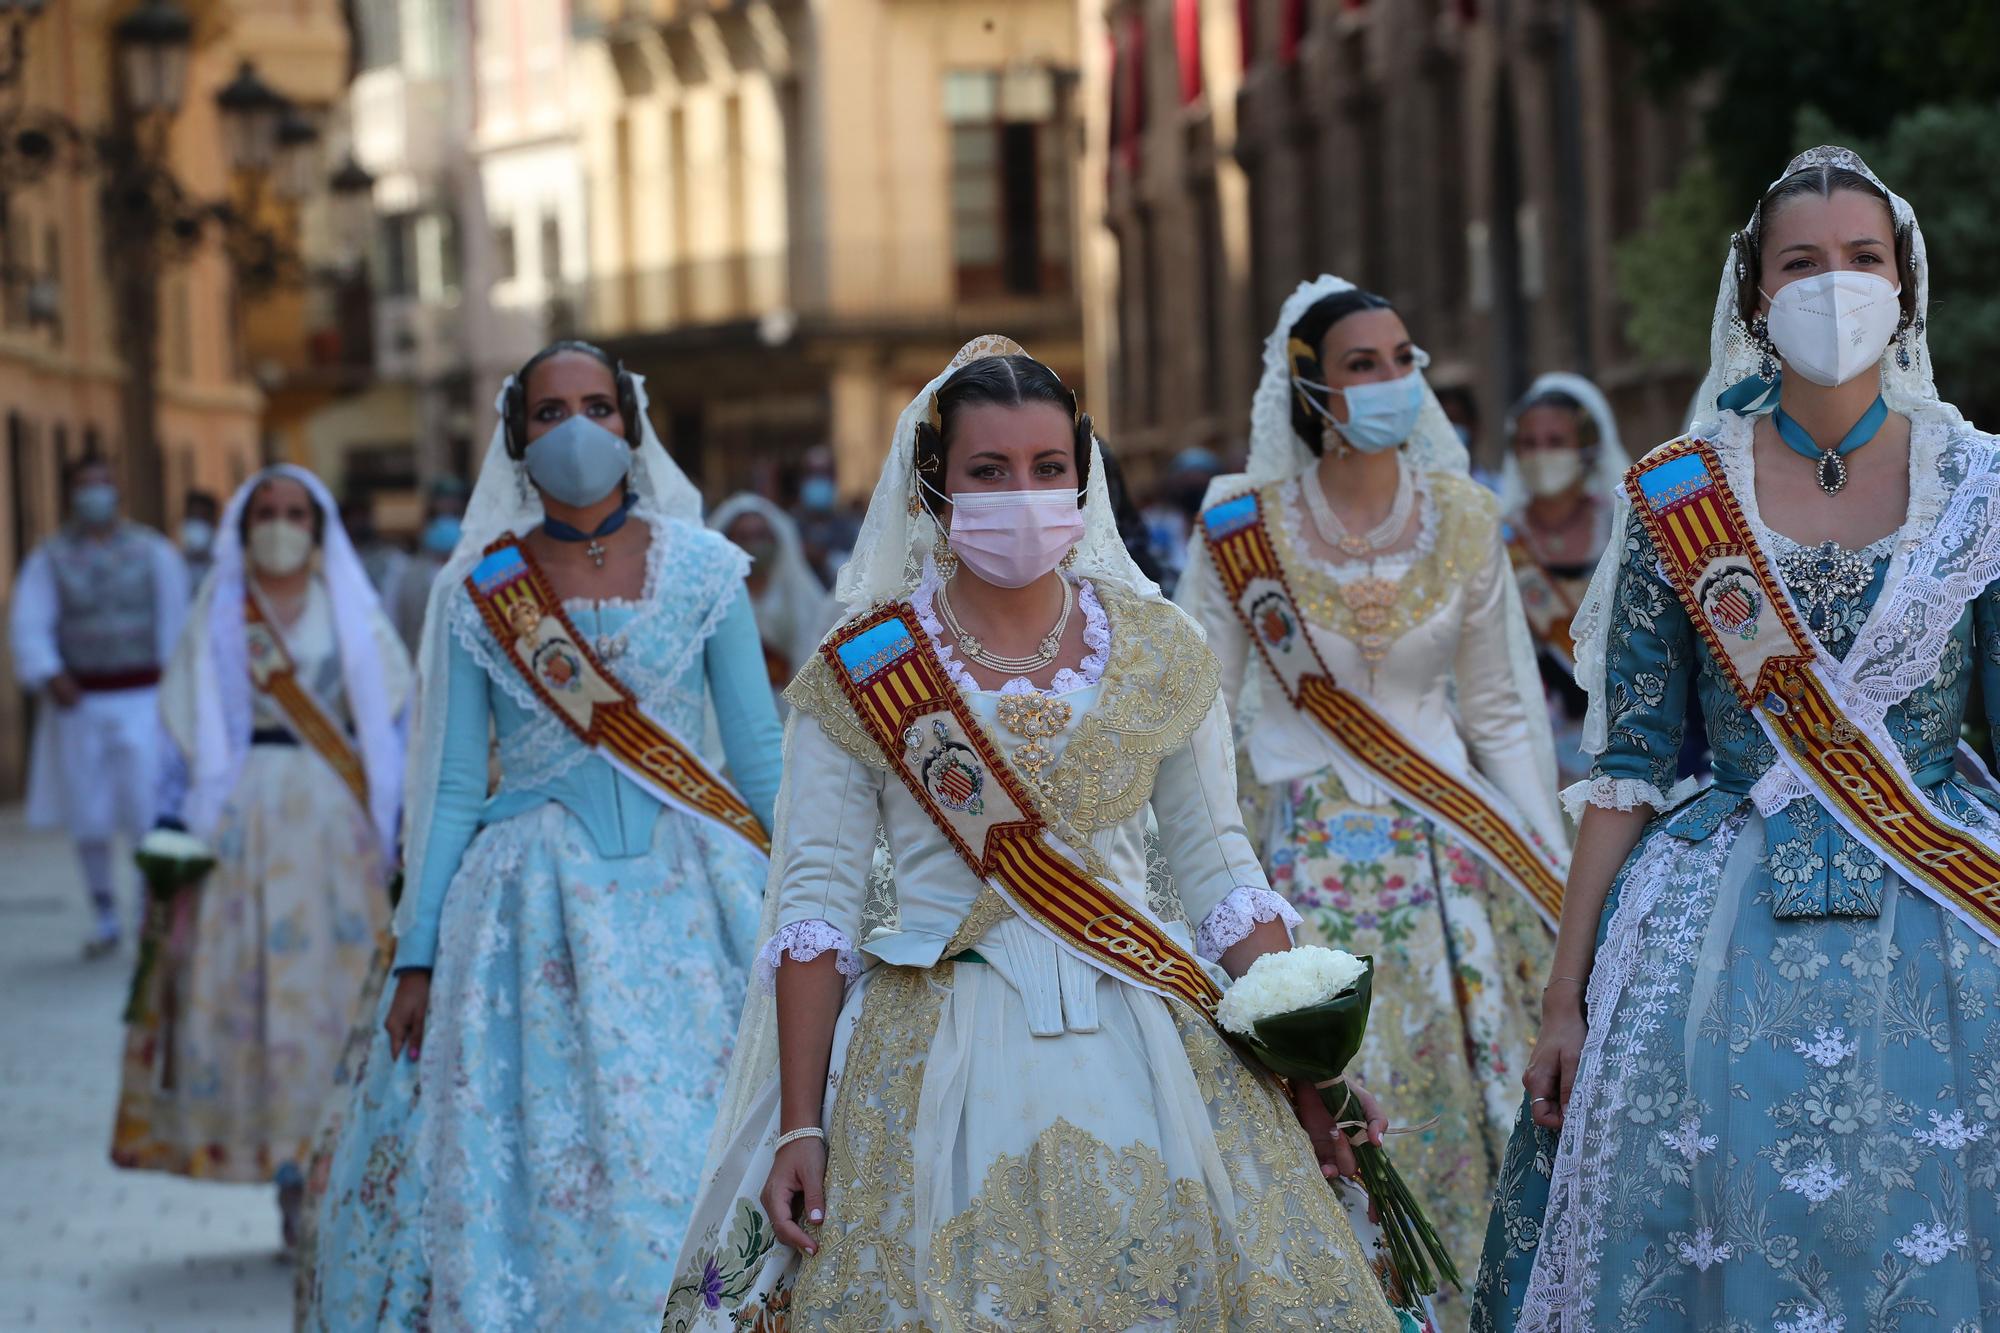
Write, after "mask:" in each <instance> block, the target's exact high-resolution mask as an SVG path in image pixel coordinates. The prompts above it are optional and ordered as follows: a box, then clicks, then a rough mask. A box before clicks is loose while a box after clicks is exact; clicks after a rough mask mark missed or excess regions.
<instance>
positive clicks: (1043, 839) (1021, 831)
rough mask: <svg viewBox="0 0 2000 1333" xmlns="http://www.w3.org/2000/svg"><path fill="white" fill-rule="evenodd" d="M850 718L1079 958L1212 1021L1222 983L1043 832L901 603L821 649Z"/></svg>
mask: <svg viewBox="0 0 2000 1333" xmlns="http://www.w3.org/2000/svg"><path fill="white" fill-rule="evenodd" d="M820 651H821V653H822V654H823V655H824V656H825V658H826V659H827V662H828V663H829V665H831V666H832V668H833V674H834V678H835V679H836V680H838V681H839V682H840V687H841V689H842V691H843V692H844V693H845V694H846V696H847V698H848V701H849V702H850V703H851V704H852V705H853V707H854V712H855V715H856V716H857V717H858V718H859V719H860V721H861V724H862V726H863V727H864V728H865V729H866V730H867V732H868V734H869V736H870V737H871V738H872V739H873V740H874V742H875V744H876V745H878V746H879V747H881V750H882V754H883V757H884V758H886V759H887V760H888V761H889V766H890V768H892V769H893V770H895V772H896V774H897V776H898V777H900V778H901V779H902V781H903V784H904V786H906V787H907V788H908V789H909V792H910V795H911V796H912V797H914V798H915V800H916V802H917V804H918V805H919V806H920V807H922V809H923V810H924V811H925V813H927V814H929V815H930V817H931V819H932V821H933V822H934V823H935V824H936V825H937V827H938V829H939V830H940V831H941V832H943V834H944V835H945V837H946V838H947V839H948V840H949V841H950V842H951V845H952V847H953V848H954V849H955V850H956V851H957V852H958V854H959V856H960V858H961V859H963V860H964V862H965V864H966V865H967V867H969V868H970V869H971V871H972V873H973V874H974V875H976V876H978V877H979V878H980V879H981V880H984V881H986V882H987V883H989V884H991V885H993V887H994V888H995V889H997V890H998V891H999V892H1000V893H1001V894H1002V895H1004V896H1005V897H1006V898H1007V900H1008V901H1009V902H1010V903H1011V904H1012V905H1013V906H1014V908H1015V910H1016V911H1018V912H1020V913H1021V914H1022V915H1023V916H1025V917H1027V918H1028V919H1029V920H1030V921H1031V922H1033V923H1034V924H1036V925H1038V926H1040V927H1042V928H1043V929H1044V930H1046V931H1047V932H1049V933H1050V934H1051V935H1053V936H1054V937H1055V938H1056V939H1058V940H1059V941H1061V942H1063V943H1065V944H1067V945H1068V946H1069V947H1070V948H1071V949H1072V950H1074V951H1075V952H1076V953H1077V955H1078V956H1079V957H1082V958H1084V959H1086V960H1087V961H1089V962H1091V963H1093V964H1095V965H1096V966H1098V967H1099V968H1100V969H1102V970H1104V971H1107V972H1110V973H1112V974H1113V975H1116V976H1119V977H1122V978H1124V979H1126V980H1129V981H1131V982H1133V983H1134V984H1136V985H1138V986H1140V987H1142V988H1144V989H1146V990H1150V991H1153V992H1155V993H1157V994H1161V995H1167V996H1170V997H1172V998H1175V999H1179V1000H1182V1001H1185V1002H1186V1003H1187V1004H1189V1005H1191V1006H1193V1007H1194V1008H1195V1009H1196V1010H1198V1011H1200V1012H1201V1013H1203V1014H1205V1015H1207V1016H1208V1017H1209V1018H1210V1019H1211V1020H1213V1018H1214V1016H1215V1006H1216V1005H1217V1003H1218V1002H1220V1000H1221V998H1222V992H1221V990H1220V989H1219V988H1218V987H1217V986H1216V984H1215V982H1214V980H1213V979H1212V978H1211V977H1210V976H1209V974H1208V972H1207V971H1206V970H1205V969H1204V968H1203V967H1202V965H1201V964H1200V963H1199V962H1198V961H1196V959H1195V958H1194V957H1193V955H1191V954H1189V953H1188V952H1187V951H1186V950H1185V949H1183V948H1182V947H1181V946H1180V945H1179V944H1177V943H1175V942H1174V940H1173V938H1172V937H1171V936H1169V935H1168V934H1167V933H1166V932H1165V931H1164V930H1162V929H1161V928H1160V927H1159V926H1158V925H1157V924H1156V923H1155V922H1154V921H1153V920H1152V919H1151V918H1150V917H1148V916H1147V915H1146V914H1145V913H1144V912H1141V911H1138V910H1137V909H1135V908H1134V907H1133V906H1132V905H1131V904H1129V903H1127V902H1126V901H1125V900H1124V899H1123V898H1121V897H1119V896H1118V895H1117V894H1116V893H1114V892H1112V891H1111V889H1110V888H1108V887H1107V886H1106V885H1104V884H1103V883H1101V882H1099V880H1098V879H1097V878H1096V877H1095V876H1093V875H1091V874H1090V873H1088V872H1087V871H1085V870H1084V869H1083V868H1082V867H1081V866H1079V865H1078V864H1077V863H1076V861H1075V860H1074V859H1073V858H1072V857H1071V856H1069V855H1068V854H1066V853H1065V852H1064V850H1063V849H1062V848H1061V847H1060V846H1059V845H1058V844H1057V843H1055V842H1054V841H1052V839H1051V837H1050V830H1049V827H1048V823H1047V821H1046V820H1045V819H1044V818H1043V817H1042V815H1041V814H1040V813H1039V812H1038V811H1037V809H1036V806H1035V804H1034V800H1033V798H1032V797H1031V796H1030V794H1029V792H1028V789H1027V785H1026V783H1025V782H1023V781H1022V779H1021V777H1020V775H1019V774H1018V773H1017V772H1015V770H1014V768H1013V766H1012V765H1011V764H1009V763H1008V762H1007V760H1006V758H1005V756H1003V755H1002V754H1001V753H1000V751H999V748H998V747H997V746H996V745H994V743H993V740H992V738H991V737H990V736H989V735H988V734H987V732H986V729H985V728H984V727H982V726H981V725H980V724H979V721H978V719H977V718H976V717H974V716H973V714H972V711H971V709H970V708H969V707H968V706H967V704H966V701H965V699H964V697H963V696H962V695H960V694H959V692H958V690H957V688H956V687H954V686H953V685H952V683H951V680H950V677H949V676H948V675H947V674H946V672H945V669H944V665H943V664H942V663H941V662H939V661H938V659H937V654H936V653H935V652H934V651H933V650H932V648H931V646H930V642H929V640H928V639H927V638H925V636H924V634H923V632H922V631H921V630H920V629H919V628H918V626H917V618H916V614H915V613H914V612H913V611H912V610H911V609H910V608H909V607H908V606H907V605H906V604H903V603H894V604H891V605H888V606H885V607H882V608H880V609H878V610H876V611H874V612H871V613H870V614H869V615H867V616H865V617H863V618H861V619H859V620H857V621H855V622H853V623H852V624H850V625H847V626H844V627H843V628H842V629H841V630H840V631H839V632H838V633H836V634H835V635H833V636H832V637H831V638H830V639H828V641H827V642H826V643H825V644H824V645H823V646H822V647H821V649H820Z"/></svg>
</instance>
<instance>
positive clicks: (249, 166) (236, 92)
mask: <svg viewBox="0 0 2000 1333" xmlns="http://www.w3.org/2000/svg"><path fill="white" fill-rule="evenodd" d="M215 105H216V109H217V110H219V111H221V113H222V136H223V140H224V142H225V144H226V145H227V147H228V150H229V162H230V165H231V166H232V167H234V168H235V169H236V170H237V171H239V172H263V171H268V170H270V167H271V160H272V158H273V157H275V156H276V155H277V151H278V126H279V125H280V124H281V123H283V121H284V119H285V113H286V112H287V111H289V110H290V109H291V103H289V102H287V101H286V100H285V99H284V98H283V97H282V96H280V95H279V94H278V93H277V92H276V91H274V90H273V89H272V88H271V86H270V85H269V84H267V83H265V82H264V80H262V79H261V78H259V77H257V67H256V66H255V65H253V64H251V63H250V62H249V61H247V60H246V61H244V62H243V63H242V64H241V65H239V66H237V68H236V77H235V78H233V79H231V80H230V81H229V82H228V83H227V84H225V85H224V86H223V88H222V91H221V92H218V93H217V94H216V95H215Z"/></svg>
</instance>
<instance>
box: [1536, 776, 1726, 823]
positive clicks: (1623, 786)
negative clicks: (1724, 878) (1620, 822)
mask: <svg viewBox="0 0 2000 1333" xmlns="http://www.w3.org/2000/svg"><path fill="white" fill-rule="evenodd" d="M1700 790H1701V779H1699V778H1682V779H1681V780H1680V781H1679V782H1676V783H1675V784H1674V787H1673V790H1672V791H1665V792H1663V791H1661V790H1660V789H1659V788H1658V787H1656V786H1654V785H1653V784H1652V783H1650V782H1643V781H1641V780H1640V779H1638V778H1614V777H1612V776H1611V775H1610V774H1608V773H1600V774H1598V775H1597V776H1596V777H1593V778H1586V779H1585V780H1584V781H1582V782H1579V783H1576V784H1574V785H1573V786H1570V787H1566V788H1564V789H1563V794H1562V802H1563V811H1564V813H1566V814H1567V815H1569V817H1570V818H1571V819H1581V818H1583V812H1584V810H1585V808H1586V807H1588V806H1593V805H1594V806H1596V807H1597V808H1598V809H1600V810H1636V809H1638V808H1639V807H1640V806H1642V805H1650V806H1652V807H1653V811H1654V813H1655V814H1662V813H1665V812H1666V811H1668V810H1671V809H1673V808H1674V807H1675V806H1677V805H1679V804H1680V803H1681V802H1682V801H1685V800H1687V799H1688V797H1690V796H1692V795H1694V794H1695V793H1696V792H1698V791H1700Z"/></svg>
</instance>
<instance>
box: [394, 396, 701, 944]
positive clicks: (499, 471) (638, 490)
mask: <svg viewBox="0 0 2000 1333" xmlns="http://www.w3.org/2000/svg"><path fill="white" fill-rule="evenodd" d="M632 384H633V391H634V394H635V396H636V397H637V399H638V408H639V447H638V448H637V449H636V450H634V451H633V459H632V473H631V480H632V490H633V493H634V495H635V497H636V498H635V501H634V504H633V512H634V513H635V514H637V515H638V516H639V517H641V518H647V517H654V518H665V519H679V520H681V521H682V522H684V523H688V524H691V525H693V526H695V527H700V526H701V492H699V491H697V490H696V489H695V488H694V483H692V482H690V481H689V480H688V479H687V476H686V474H685V473H683V472H682V471H681V470H680V468H678V467H677V466H675V464H674V460H673V459H672V458H670V457H668V456H667V451H666V448H665V447H664V446H663V445H661V443H660V437H659V436H658V435H657V434H656V433H655V432H654V430H653V423H652V419H651V418H650V417H648V416H647V414H646V401H647V400H646V379H645V376H643V375H633V376H632ZM513 385H514V377H513V376H512V375H509V376H508V377H507V379H506V382H505V383H503V384H502V385H501V386H500V393H499V395H498V396H497V397H495V398H494V400H493V411H494V413H495V415H496V416H504V415H505V404H506V401H507V390H508V389H510V388H512V387H513ZM542 517H543V515H542V500H541V493H540V492H538V491H537V490H536V489H535V487H534V485H533V483H531V482H530V481H529V480H528V469H527V468H526V467H525V466H524V465H523V464H522V463H521V462H520V460H518V459H515V458H512V457H509V456H508V453H507V427H506V423H505V421H504V420H503V421H496V423H495V424H494V427H493V437H492V439H491V440H490V441H488V443H487V445H486V456H485V458H484V460H483V461H482V462H481V463H480V465H479V479H478V481H477V482H476V483H475V484H474V485H473V488H472V498H471V499H470V500H468V501H467V502H466V506H465V517H464V519H463V520H462V521H461V525H460V530H459V538H458V545H456V546H454V547H452V548H451V558H450V559H448V560H446V561H445V563H444V568H443V569H441V570H439V571H438V576H437V579H436V580H435V581H434V582H433V583H432V584H431V595H430V600H429V602H428V603H427V604H426V606H425V608H424V632H423V641H422V644H421V646H420V647H419V648H418V649H417V695H416V706H415V710H414V714H413V716H412V718H411V727H410V736H411V742H410V762H409V769H408V778H407V781H406V783H405V789H406V793H407V797H408V803H407V804H406V805H405V807H404V819H403V864H404V866H405V868H406V870H405V879H404V890H403V896H402V899H401V901H400V902H399V904H398V905H397V908H396V933H397V934H398V935H403V934H405V933H407V932H408V931H409V929H410V927H411V926H412V925H413V924H415V916H416V903H417V899H418V897H420V896H421V895H420V894H419V892H418V886H419V884H420V883H421V882H422V876H423V872H424V853H425V851H426V849H427V848H426V844H427V843H428V842H429V839H430V827H431V815H432V812H433V810H434V809H435V807H436V803H437V782H438V771H439V769H440V768H441V767H442V765H443V762H444V718H445V699H446V690H447V685H448V679H449V675H450V673H449V672H447V671H446V670H445V669H444V668H445V662H446V660H447V659H448V658H449V656H450V649H451V615H450V607H449V605H448V604H449V602H450V600H451V597H452V594H453V593H455V592H457V591H458V589H459V587H460V586H461V585H462V584H463V583H464V582H465V576H466V575H467V574H470V573H471V572H472V567H473V566H474V565H476V564H478V563H479V560H480V557H481V556H482V555H483V554H484V553H485V551H486V548H487V547H488V546H491V545H492V544H493V543H494V542H495V541H497V540H498V539H499V538H501V537H502V536H505V535H507V534H508V533H512V534H514V535H516V536H524V535H526V534H527V533H529V532H531V531H533V530H534V529H535V528H536V527H537V526H538V525H539V524H540V523H541V521H542Z"/></svg>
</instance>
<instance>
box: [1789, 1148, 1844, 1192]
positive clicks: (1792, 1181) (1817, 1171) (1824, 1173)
mask: <svg viewBox="0 0 2000 1333" xmlns="http://www.w3.org/2000/svg"><path fill="white" fill-rule="evenodd" d="M1782 1183H1783V1185H1784V1187H1785V1188H1786V1189H1788V1190H1790V1191H1791V1192H1792V1193H1794V1194H1803V1195H1805V1196H1806V1198H1807V1199H1808V1200H1810V1201H1811V1202H1813V1203H1825V1202H1826V1201H1827V1200H1828V1199H1831V1198H1832V1197H1833V1196H1834V1194H1835V1193H1836V1192H1838V1191H1840V1190H1843V1189H1846V1188H1847V1173H1846V1172H1845V1171H1838V1172H1836V1171H1835V1170H1834V1169H1833V1162H1832V1160H1831V1159H1829V1158H1826V1157H1822V1158H1820V1159H1819V1160H1818V1161H1817V1162H1814V1163H1813V1164H1812V1165H1811V1166H1807V1167H1803V1168H1801V1169H1800V1170H1797V1171H1791V1172H1787V1173H1786V1175H1785V1177H1784V1180H1783V1182H1782Z"/></svg>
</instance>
